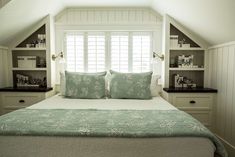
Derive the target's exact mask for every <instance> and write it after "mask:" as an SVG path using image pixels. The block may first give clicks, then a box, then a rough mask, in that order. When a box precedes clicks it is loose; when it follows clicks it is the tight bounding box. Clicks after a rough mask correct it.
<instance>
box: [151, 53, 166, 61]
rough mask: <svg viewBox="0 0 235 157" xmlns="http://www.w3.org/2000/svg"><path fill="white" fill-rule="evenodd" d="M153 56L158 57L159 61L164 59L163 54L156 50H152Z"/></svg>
mask: <svg viewBox="0 0 235 157" xmlns="http://www.w3.org/2000/svg"><path fill="white" fill-rule="evenodd" d="M153 58H154V59H155V58H159V59H160V60H161V61H164V55H163V54H159V53H156V52H153Z"/></svg>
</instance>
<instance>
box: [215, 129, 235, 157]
mask: <svg viewBox="0 0 235 157" xmlns="http://www.w3.org/2000/svg"><path fill="white" fill-rule="evenodd" d="M215 135H216V136H217V137H218V138H219V139H220V140H221V142H222V143H223V144H224V146H225V148H226V150H227V152H228V157H235V146H233V145H232V144H230V143H229V142H228V141H226V140H225V139H223V138H222V137H220V136H218V135H217V134H215Z"/></svg>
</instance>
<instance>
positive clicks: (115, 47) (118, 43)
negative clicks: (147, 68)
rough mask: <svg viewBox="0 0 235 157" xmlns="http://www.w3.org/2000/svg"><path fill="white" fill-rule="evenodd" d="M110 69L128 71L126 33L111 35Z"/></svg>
mask: <svg viewBox="0 0 235 157" xmlns="http://www.w3.org/2000/svg"><path fill="white" fill-rule="evenodd" d="M111 69H113V70H116V71H122V72H128V35H112V36H111Z"/></svg>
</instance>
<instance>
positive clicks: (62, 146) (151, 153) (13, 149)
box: [0, 95, 215, 157]
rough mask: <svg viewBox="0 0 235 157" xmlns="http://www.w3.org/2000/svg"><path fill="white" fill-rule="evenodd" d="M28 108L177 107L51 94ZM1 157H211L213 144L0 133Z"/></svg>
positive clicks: (201, 140) (189, 139)
mask: <svg viewBox="0 0 235 157" xmlns="http://www.w3.org/2000/svg"><path fill="white" fill-rule="evenodd" d="M28 109H101V110H177V109H176V108H175V107H174V106H172V105H171V104H169V103H168V102H166V101H165V100H164V99H162V98H161V97H154V98H153V99H151V100H131V99H98V100H91V99H67V98H63V97H62V96H60V95H56V96H53V97H51V98H49V99H46V100H44V101H42V102H39V103H37V104H35V105H32V106H30V107H28ZM0 149H1V151H0V156H4V157H8V156H9V157H12V156H17V157H21V156H22V157H30V156H34V157H42V156H43V157H47V156H48V157H49V156H50V157H53V156H56V157H64V156H66V157H75V156H79V157H98V156H102V157H110V156H112V157H115V156H122V157H132V156H135V157H143V156H145V157H156V156H161V157H198V156H200V157H213V156H214V151H215V146H214V144H213V143H212V142H211V141H210V140H209V139H207V138H196V137H163V138H111V137H100V138H98V137H51V136H50V137H49V136H48V137H47V136H0Z"/></svg>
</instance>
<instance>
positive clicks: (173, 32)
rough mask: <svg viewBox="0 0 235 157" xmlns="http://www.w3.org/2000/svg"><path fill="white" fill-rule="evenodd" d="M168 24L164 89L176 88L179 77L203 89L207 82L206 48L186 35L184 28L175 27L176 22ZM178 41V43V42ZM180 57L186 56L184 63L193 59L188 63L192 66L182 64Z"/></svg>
mask: <svg viewBox="0 0 235 157" xmlns="http://www.w3.org/2000/svg"><path fill="white" fill-rule="evenodd" d="M168 22H169V25H168V27H166V29H168V30H166V39H165V42H166V47H165V56H166V61H165V83H164V87H167V88H168V87H175V76H176V75H179V76H181V77H184V78H186V80H190V81H191V82H192V84H196V87H199V88H203V87H204V80H205V79H204V78H205V50H206V49H205V47H204V46H202V45H200V44H199V43H197V42H196V41H194V40H193V39H192V37H191V36H189V35H186V33H184V30H183V29H182V27H180V29H178V28H177V26H175V25H174V24H176V23H175V22H172V23H171V21H168ZM172 39H173V40H172ZM176 39H177V40H178V42H176ZM179 56H184V61H185V60H186V59H188V57H191V58H192V59H191V60H190V62H188V63H189V64H190V65H187V66H185V64H182V60H180V59H179ZM185 58H186V59H185ZM183 63H185V62H183Z"/></svg>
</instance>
